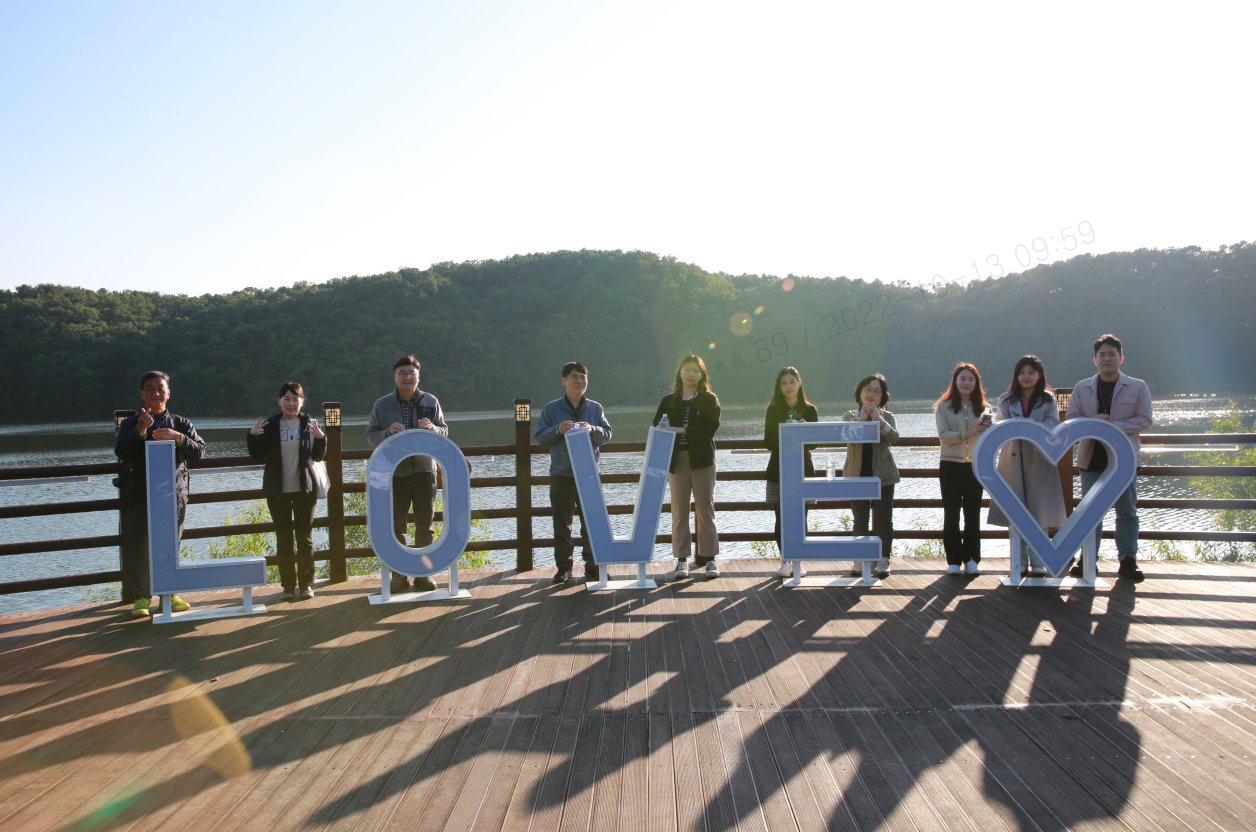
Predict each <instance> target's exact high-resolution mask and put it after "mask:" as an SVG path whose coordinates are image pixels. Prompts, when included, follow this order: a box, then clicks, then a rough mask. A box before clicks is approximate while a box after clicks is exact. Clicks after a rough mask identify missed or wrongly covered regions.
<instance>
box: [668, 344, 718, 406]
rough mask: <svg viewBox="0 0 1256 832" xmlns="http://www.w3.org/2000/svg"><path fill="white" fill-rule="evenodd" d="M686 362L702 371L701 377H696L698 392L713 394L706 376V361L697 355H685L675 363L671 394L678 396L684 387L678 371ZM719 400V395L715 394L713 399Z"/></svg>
mask: <svg viewBox="0 0 1256 832" xmlns="http://www.w3.org/2000/svg"><path fill="white" fill-rule="evenodd" d="M686 364H693V365H694V366H695V367H697V368H698V370H699V371H701V373H702V378H700V379H698V392H699V393H710V394H711V395H712V396H715V391H714V390H712V389H711V381H710V379H709V378H708V377H707V368H706V363H705V362H703V360H702V358H701V357H700V356H697V355H686V356H685V357H684V358H682V359H680V363H679V364H677V365H676V381H675V383H674V384H673V385H672V393H673V395H677V396H679V395H680V393H681V391H682V390H684V389H685V382H684V381H682V380H681V378H680V371H681V370H683V369H684V367H685V365H686ZM719 400H720V398H719V396H715V401H716V402H719Z"/></svg>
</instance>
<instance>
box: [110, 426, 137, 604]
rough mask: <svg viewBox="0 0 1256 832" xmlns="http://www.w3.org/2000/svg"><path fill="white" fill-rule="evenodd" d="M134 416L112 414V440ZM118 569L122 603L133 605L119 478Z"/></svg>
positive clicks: (123, 496)
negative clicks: (120, 574) (119, 429)
mask: <svg viewBox="0 0 1256 832" xmlns="http://www.w3.org/2000/svg"><path fill="white" fill-rule="evenodd" d="M134 415H135V411H134V410H115V411H114V412H113V438H114V441H115V442H116V441H117V439H118V428H120V427H122V423H123V422H124V421H126V419H128V418H130V417H131V416H134ZM118 502H119V503H120V505H119V506H118V568H119V569H120V570H121V571H122V603H124V604H134V603H135V599H134V598H132V597H131V593H130V592H129V591H127V587H129V586H130V585H131V557H130V555H131V531H130V528H129V527H128V526H127V522H126V494H125V493H124V487H123V482H122V478H121V476H119V477H118Z"/></svg>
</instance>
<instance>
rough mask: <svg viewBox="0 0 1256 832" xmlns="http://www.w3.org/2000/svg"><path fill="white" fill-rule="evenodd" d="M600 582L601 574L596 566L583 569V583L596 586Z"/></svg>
mask: <svg viewBox="0 0 1256 832" xmlns="http://www.w3.org/2000/svg"><path fill="white" fill-rule="evenodd" d="M601 580H602V576H601V574H599V570H598V568H597V567H596V566H586V567H585V568H584V582H585V583H586V584H596V583H599V582H600V581H601Z"/></svg>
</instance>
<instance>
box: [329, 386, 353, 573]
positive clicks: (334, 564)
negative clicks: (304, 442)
mask: <svg viewBox="0 0 1256 832" xmlns="http://www.w3.org/2000/svg"><path fill="white" fill-rule="evenodd" d="M323 432H324V433H326V434H327V483H328V488H327V561H328V562H327V566H328V573H329V574H328V577H329V578H330V580H331V582H332V583H333V584H339V583H343V582H345V581H347V580H349V571H348V568H347V567H346V565H345V487H344V486H345V477H344V461H343V458H342V453H341V452H342V450H343V446H342V444H341V439H340V402H323Z"/></svg>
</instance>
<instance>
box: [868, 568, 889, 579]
mask: <svg viewBox="0 0 1256 832" xmlns="http://www.w3.org/2000/svg"><path fill="white" fill-rule="evenodd" d="M872 574H873V575H876V576H877V577H878V578H880V579H881V580H883V581H884V580H885V579H886V578H888V577H890V573H889V570H886V569H878V570H877V571H876V572H873V573H872Z"/></svg>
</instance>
